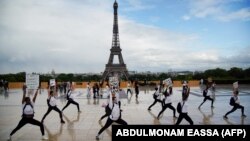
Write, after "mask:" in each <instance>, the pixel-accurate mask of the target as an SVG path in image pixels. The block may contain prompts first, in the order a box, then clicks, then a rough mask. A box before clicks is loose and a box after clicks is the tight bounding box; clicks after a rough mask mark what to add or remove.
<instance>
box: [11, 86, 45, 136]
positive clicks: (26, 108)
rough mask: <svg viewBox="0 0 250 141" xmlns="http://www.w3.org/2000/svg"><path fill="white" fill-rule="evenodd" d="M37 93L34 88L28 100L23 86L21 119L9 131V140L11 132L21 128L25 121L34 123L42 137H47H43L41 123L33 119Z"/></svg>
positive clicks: (13, 132)
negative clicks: (32, 95) (31, 97)
mask: <svg viewBox="0 0 250 141" xmlns="http://www.w3.org/2000/svg"><path fill="white" fill-rule="evenodd" d="M37 93H38V89H37V90H36V93H35V95H34V97H33V99H32V101H31V100H30V97H26V96H25V95H26V90H25V88H23V99H22V105H23V115H22V119H21V120H20V122H19V123H18V125H17V127H16V128H15V129H14V130H13V131H12V132H11V133H10V137H9V140H11V136H12V135H13V134H15V133H16V131H18V130H19V129H21V128H22V127H23V126H24V125H26V124H27V123H29V124H32V125H36V126H39V127H40V130H41V133H42V139H43V140H46V139H47V137H45V135H44V126H43V124H42V123H41V122H40V121H38V120H36V119H34V118H33V117H34V113H35V112H34V103H35V101H36V96H37Z"/></svg>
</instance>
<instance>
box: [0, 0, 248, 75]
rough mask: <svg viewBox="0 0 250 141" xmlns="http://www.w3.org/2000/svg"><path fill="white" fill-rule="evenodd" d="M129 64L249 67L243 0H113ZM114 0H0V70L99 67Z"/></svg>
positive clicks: (158, 68)
mask: <svg viewBox="0 0 250 141" xmlns="http://www.w3.org/2000/svg"><path fill="white" fill-rule="evenodd" d="M117 2H118V5H119V8H118V16H119V17H118V18H119V19H118V23H119V32H120V33H119V34H120V44H121V48H122V54H123V59H124V61H125V63H126V64H127V68H128V70H129V71H138V72H142V71H152V72H162V71H169V70H172V71H180V70H190V71H196V70H197V71H202V70H207V69H213V68H217V67H220V68H224V69H230V68H231V67H241V68H243V69H245V68H248V67H250V40H249V39H250V38H249V37H250V2H249V1H248V0H227V1H225V0H176V1H172V0H157V1H155V0H117ZM113 3H114V0H1V1H0V73H1V74H3V73H18V72H23V71H25V72H28V73H31V72H39V73H47V72H51V71H52V69H54V70H55V72H56V73H89V72H95V73H99V72H103V71H104V69H105V64H107V62H108V58H109V55H110V48H111V42H112V29H113Z"/></svg>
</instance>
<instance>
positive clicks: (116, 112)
mask: <svg viewBox="0 0 250 141" xmlns="http://www.w3.org/2000/svg"><path fill="white" fill-rule="evenodd" d="M109 108H110V109H111V114H110V115H109V117H108V119H107V122H106V123H105V125H104V126H103V127H102V128H101V129H100V130H99V132H98V134H97V135H96V139H97V140H99V136H100V134H101V133H102V132H103V131H104V130H105V129H107V128H108V127H109V126H110V125H111V124H112V123H113V122H116V123H118V124H122V125H128V123H127V122H126V121H125V120H123V119H122V118H121V109H120V107H119V105H118V102H117V100H116V97H115V94H114V93H112V94H110V101H109Z"/></svg>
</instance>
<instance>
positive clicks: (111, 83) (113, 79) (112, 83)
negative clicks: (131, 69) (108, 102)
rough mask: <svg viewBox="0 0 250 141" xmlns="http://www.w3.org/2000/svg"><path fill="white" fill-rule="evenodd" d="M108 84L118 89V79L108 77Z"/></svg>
mask: <svg viewBox="0 0 250 141" xmlns="http://www.w3.org/2000/svg"><path fill="white" fill-rule="evenodd" d="M109 84H110V85H112V86H115V87H118V85H119V80H118V77H109Z"/></svg>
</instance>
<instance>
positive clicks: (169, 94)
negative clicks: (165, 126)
mask: <svg viewBox="0 0 250 141" xmlns="http://www.w3.org/2000/svg"><path fill="white" fill-rule="evenodd" d="M163 94H164V96H165V98H164V99H163V101H162V102H163V107H162V110H161V111H160V113H159V114H158V116H157V119H159V118H160V115H161V114H162V113H163V112H164V111H165V110H166V109H167V108H170V109H171V110H172V111H173V117H174V118H176V116H175V108H174V107H173V106H172V98H171V97H172V94H173V93H172V87H171V88H170V89H169V92H168V89H167V85H166V84H165V89H164V92H163Z"/></svg>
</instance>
